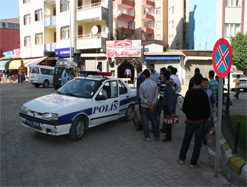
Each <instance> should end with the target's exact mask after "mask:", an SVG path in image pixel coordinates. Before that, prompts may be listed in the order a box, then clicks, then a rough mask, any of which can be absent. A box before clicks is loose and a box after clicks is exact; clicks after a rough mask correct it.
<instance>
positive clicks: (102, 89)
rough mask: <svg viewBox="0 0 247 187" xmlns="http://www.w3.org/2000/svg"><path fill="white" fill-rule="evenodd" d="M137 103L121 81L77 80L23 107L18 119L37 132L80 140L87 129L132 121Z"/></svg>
mask: <svg viewBox="0 0 247 187" xmlns="http://www.w3.org/2000/svg"><path fill="white" fill-rule="evenodd" d="M85 72H86V71H85ZM97 73H98V74H100V73H102V72H97ZM136 99H137V97H136V90H133V89H131V88H130V87H129V86H128V84H126V83H125V82H124V81H122V80H121V79H118V78H104V77H98V76H92V77H76V78H75V79H73V80H71V81H69V82H68V83H66V84H65V85H64V86H62V87H61V88H60V89H59V90H58V91H57V92H56V93H53V94H50V95H46V96H43V97H39V98H37V99H33V100H31V101H29V102H27V103H25V104H24V105H23V106H22V108H21V111H20V114H19V117H20V119H21V124H22V125H23V126H25V127H28V128H31V129H33V130H35V131H37V132H40V133H44V134H49V135H54V136H59V135H64V134H69V136H70V138H71V139H72V140H80V139H81V138H82V136H83V134H84V131H85V130H86V129H88V128H91V127H94V126H97V125H101V124H103V123H106V122H109V121H113V120H117V119H119V118H121V117H125V119H126V120H128V121H129V120H131V119H132V118H133V115H134V103H135V101H136Z"/></svg>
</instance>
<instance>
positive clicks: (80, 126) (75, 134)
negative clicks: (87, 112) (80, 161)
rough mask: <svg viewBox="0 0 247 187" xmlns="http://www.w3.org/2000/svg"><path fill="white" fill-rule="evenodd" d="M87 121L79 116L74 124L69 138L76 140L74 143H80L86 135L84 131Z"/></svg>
mask: <svg viewBox="0 0 247 187" xmlns="http://www.w3.org/2000/svg"><path fill="white" fill-rule="evenodd" d="M86 123H87V122H86V120H85V118H84V117H82V116H78V117H77V118H76V119H75V120H74V121H73V123H72V125H71V127H70V131H69V137H70V138H71V139H72V140H74V141H78V140H80V139H81V138H82V137H83V135H84V131H85V128H86Z"/></svg>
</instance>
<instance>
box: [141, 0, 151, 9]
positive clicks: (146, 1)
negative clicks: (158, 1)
mask: <svg viewBox="0 0 247 187" xmlns="http://www.w3.org/2000/svg"><path fill="white" fill-rule="evenodd" d="M142 6H144V7H147V8H151V7H154V1H153V0H142Z"/></svg>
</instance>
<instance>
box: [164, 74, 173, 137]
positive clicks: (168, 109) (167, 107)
mask: <svg viewBox="0 0 247 187" xmlns="http://www.w3.org/2000/svg"><path fill="white" fill-rule="evenodd" d="M163 81H164V82H165V84H166V86H165V88H164V95H163V96H164V97H163V108H164V115H167V116H171V115H172V111H173V101H174V90H173V87H172V83H171V82H170V72H169V71H165V72H164V73H163ZM164 126H165V127H166V130H165V131H166V136H165V139H163V142H168V141H171V140H172V124H165V125H164Z"/></svg>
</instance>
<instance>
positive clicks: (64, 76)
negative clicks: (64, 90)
mask: <svg viewBox="0 0 247 187" xmlns="http://www.w3.org/2000/svg"><path fill="white" fill-rule="evenodd" d="M71 69H72V68H71V66H70V65H69V64H67V65H66V66H65V69H64V70H63V73H62V77H61V78H62V81H61V85H62V86H63V85H65V84H66V83H67V82H68V81H70V80H71Z"/></svg>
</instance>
